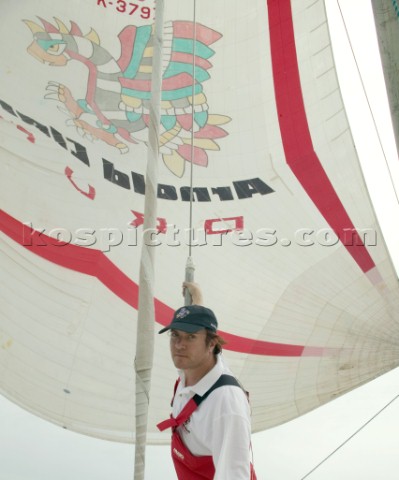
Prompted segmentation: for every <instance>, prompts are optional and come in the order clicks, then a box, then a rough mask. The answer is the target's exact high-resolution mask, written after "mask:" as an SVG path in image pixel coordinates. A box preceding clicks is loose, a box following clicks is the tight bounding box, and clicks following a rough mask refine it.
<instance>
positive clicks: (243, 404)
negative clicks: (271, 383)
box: [173, 355, 251, 480]
mask: <svg viewBox="0 0 399 480" xmlns="http://www.w3.org/2000/svg"><path fill="white" fill-rule="evenodd" d="M223 373H225V374H229V375H232V373H231V371H230V370H229V368H228V367H227V366H226V364H225V363H224V361H223V360H222V356H221V355H218V356H217V363H216V365H215V366H214V367H213V368H212V370H210V371H209V372H208V373H207V374H206V375H205V376H204V377H203V378H202V379H201V380H200V381H199V382H198V383H196V384H195V385H192V386H189V387H185V383H184V373H183V372H182V371H179V376H180V382H179V385H178V387H177V390H176V395H175V398H174V401H173V417H175V418H176V417H177V415H178V414H179V413H180V412H181V410H182V409H183V408H184V406H185V405H186V403H187V402H188V401H189V400H190V399H191V398H192V397H193V396H194V395H195V394H198V395H201V396H202V395H204V394H205V393H206V392H207V391H208V390H209V389H210V388H211V387H212V385H213V384H214V383H215V382H216V381H217V380H218V378H219V377H220V375H222V374H223ZM178 432H179V435H180V437H181V439H182V441H183V443H184V444H185V446H186V447H187V448H188V449H189V450H190V452H191V453H192V454H193V455H198V456H207V455H210V456H212V457H213V463H214V465H215V476H214V480H249V478H250V462H251V448H250V443H251V421H250V407H249V403H248V399H247V396H246V395H245V393H244V392H243V390H242V389H241V388H239V387H236V386H232V385H224V386H222V387H220V388H216V389H215V390H214V391H213V392H212V393H211V394H210V395H209V396H208V398H207V399H205V400H204V401H203V402H202V403H201V404H200V406H199V407H198V408H197V409H196V410H195V411H194V413H193V414H192V415H191V417H190V418H189V420H188V422H186V424H184V425H181V426H180V427H179V428H178Z"/></svg>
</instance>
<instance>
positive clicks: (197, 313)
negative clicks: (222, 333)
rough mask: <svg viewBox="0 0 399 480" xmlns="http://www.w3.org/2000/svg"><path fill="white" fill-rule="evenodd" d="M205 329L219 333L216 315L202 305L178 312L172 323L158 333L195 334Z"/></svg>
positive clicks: (185, 308)
mask: <svg viewBox="0 0 399 480" xmlns="http://www.w3.org/2000/svg"><path fill="white" fill-rule="evenodd" d="M203 328H205V329H206V330H210V331H211V332H216V331H217V328H218V321H217V320H216V317H215V314H214V313H213V312H212V310H211V309H209V308H206V307H203V306H202V305H187V306H186V307H180V308H179V309H178V310H176V311H175V313H174V315H173V319H172V322H171V323H170V324H169V325H167V326H166V327H164V328H163V329H162V330H160V331H159V332H158V333H164V332H166V331H167V330H171V329H174V330H182V331H183V332H187V333H195V332H198V330H201V329H203Z"/></svg>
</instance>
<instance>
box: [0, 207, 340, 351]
mask: <svg viewBox="0 0 399 480" xmlns="http://www.w3.org/2000/svg"><path fill="white" fill-rule="evenodd" d="M0 230H1V231H2V232H3V233H4V234H5V235H7V236H8V237H9V238H11V239H12V240H14V241H15V242H16V243H18V244H19V245H21V246H22V247H24V248H26V249H27V250H28V251H30V252H32V253H34V254H36V255H38V256H39V257H41V258H43V259H45V260H48V261H49V262H51V263H54V264H56V265H59V266H61V267H64V268H68V269H69V270H73V271H75V272H79V273H82V274H85V275H90V276H93V277H96V278H97V279H98V280H99V281H100V282H101V283H102V284H103V285H104V286H106V287H107V288H108V289H109V290H110V291H112V292H113V293H114V294H115V295H116V296H117V297H118V298H120V299H121V300H123V301H124V302H126V303H127V304H128V305H130V306H131V307H133V308H135V309H136V310H137V308H138V290H139V287H138V284H137V283H135V282H134V281H133V280H132V279H131V278H129V277H128V276H127V275H126V274H124V273H123V272H122V271H121V270H120V269H119V268H118V267H117V266H116V265H115V264H114V263H112V262H111V260H109V259H108V258H107V256H106V255H105V254H104V253H103V252H101V251H100V250H94V249H91V248H87V247H82V246H79V245H72V244H70V243H67V244H66V243H65V242H60V241H59V240H57V239H55V238H53V237H49V236H47V235H45V234H44V233H42V232H40V231H37V230H34V229H32V228H31V227H29V226H28V225H25V224H23V223H22V222H20V221H19V220H17V219H15V218H14V217H12V216H11V215H8V214H7V213H6V212H4V211H3V210H1V211H0ZM154 305H155V318H156V321H157V323H159V324H160V325H163V326H165V325H168V324H169V323H170V321H171V319H172V316H173V311H174V309H173V308H172V307H169V306H168V305H166V304H165V303H163V302H161V301H160V300H157V299H155V300H154ZM219 334H220V335H221V336H222V337H223V338H225V340H226V341H227V342H228V344H227V345H226V346H225V347H224V348H225V349H226V350H231V351H234V352H240V353H246V354H254V355H268V356H278V357H300V356H322V355H324V354H330V353H331V352H332V351H333V350H332V349H326V348H322V347H305V346H303V345H286V344H283V343H274V342H265V341H262V340H255V339H252V338H246V337H242V336H239V335H234V334H231V333H227V332H223V331H219Z"/></svg>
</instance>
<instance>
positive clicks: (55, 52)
mask: <svg viewBox="0 0 399 480" xmlns="http://www.w3.org/2000/svg"><path fill="white" fill-rule="evenodd" d="M39 19H40V22H41V23H42V26H41V25H39V24H37V23H35V22H32V21H30V20H24V22H25V23H26V25H28V27H29V28H30V30H31V32H32V34H33V42H32V43H31V45H30V46H29V47H28V49H27V51H28V53H29V54H31V55H32V56H33V57H35V58H36V59H37V60H39V61H41V62H42V63H44V64H47V65H50V66H59V67H62V66H66V65H67V64H68V62H69V61H70V60H77V61H79V62H82V63H83V64H84V65H86V66H87V68H88V78H87V90H86V97H85V98H83V99H75V98H74V96H73V94H72V92H71V90H70V89H69V88H68V87H67V86H65V85H62V84H60V83H58V82H53V81H51V82H49V83H48V86H47V92H48V93H47V94H46V95H45V98H47V99H53V100H57V101H60V102H62V103H63V108H62V110H63V111H65V113H66V114H67V115H68V116H69V118H68V120H67V124H68V125H70V126H73V127H75V128H76V130H77V131H78V133H79V134H80V135H81V136H83V137H85V138H87V139H89V140H91V141H93V140H101V141H103V142H106V143H107V144H108V145H111V146H112V147H115V148H116V149H117V150H118V151H119V152H120V153H127V152H128V151H129V147H128V144H129V143H130V144H135V143H136V144H137V143H139V142H142V143H146V142H147V136H148V125H149V102H150V96H151V74H152V52H153V48H152V43H153V31H154V26H153V25H145V26H139V27H136V26H133V25H129V26H127V27H125V28H124V29H123V30H122V31H121V32H120V33H119V35H118V37H119V40H120V44H121V55H120V58H119V59H118V60H115V58H114V57H113V56H112V55H111V54H110V53H109V52H108V51H107V50H106V49H105V48H103V47H102V46H101V45H100V38H99V36H98V34H97V32H96V31H95V30H93V29H91V30H90V32H89V33H88V34H86V35H83V33H82V31H81V29H80V28H79V27H78V25H77V24H76V23H75V22H73V21H71V22H70V25H71V27H70V29H68V28H67V26H66V25H65V24H64V23H63V22H62V21H61V20H59V19H57V18H56V19H55V22H56V24H57V26H54V25H53V24H51V23H49V22H48V21H46V20H44V19H42V18H40V17H39ZM193 30H194V28H193V24H192V22H189V21H173V22H168V23H167V24H166V25H165V28H164V44H165V45H166V46H165V47H164V49H163V65H164V70H163V72H162V76H163V79H162V102H161V129H160V153H161V154H162V158H163V161H164V163H165V165H166V167H167V168H168V169H169V170H170V171H171V172H172V173H173V174H174V175H176V176H178V177H182V176H183V174H184V171H185V164H186V161H191V155H192V150H193V163H194V164H196V165H199V166H203V167H206V166H207V165H208V153H207V151H208V150H210V151H212V150H219V145H218V144H217V143H216V141H215V140H216V139H219V138H223V137H225V136H227V135H228V133H227V132H226V131H225V130H224V129H223V128H221V127H220V125H223V124H225V123H227V122H229V121H230V120H231V119H230V118H229V117H227V116H224V115H211V114H209V113H208V103H207V98H206V96H205V94H204V91H203V85H202V84H203V82H205V81H206V80H208V79H209V78H210V75H209V73H208V70H209V69H210V68H211V67H212V64H211V63H210V62H209V58H210V57H212V56H213V55H214V53H215V52H214V51H213V50H212V49H211V48H210V47H209V45H211V44H213V43H214V42H216V41H217V40H219V39H220V38H221V34H220V33H218V32H216V31H215V30H212V29H211V28H208V27H206V26H204V25H200V24H197V25H196V32H195V33H196V40H195V41H194V40H193V33H194V32H193ZM193 63H194V65H195V69H194V71H193ZM193 85H194V86H193ZM193 93H194V95H193ZM192 137H193V139H192ZM192 143H193V146H192Z"/></svg>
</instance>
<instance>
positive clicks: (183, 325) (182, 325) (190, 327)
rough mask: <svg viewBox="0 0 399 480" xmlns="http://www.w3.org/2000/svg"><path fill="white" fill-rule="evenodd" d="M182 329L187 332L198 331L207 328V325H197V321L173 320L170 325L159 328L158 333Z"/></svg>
mask: <svg viewBox="0 0 399 480" xmlns="http://www.w3.org/2000/svg"><path fill="white" fill-rule="evenodd" d="M172 329H173V330H181V331H183V332H187V333H196V332H198V331H199V330H205V327H203V326H202V325H196V324H195V323H187V322H173V323H171V324H170V325H168V326H166V327H164V328H162V329H161V330H159V332H158V333H164V332H166V331H168V330H172Z"/></svg>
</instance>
